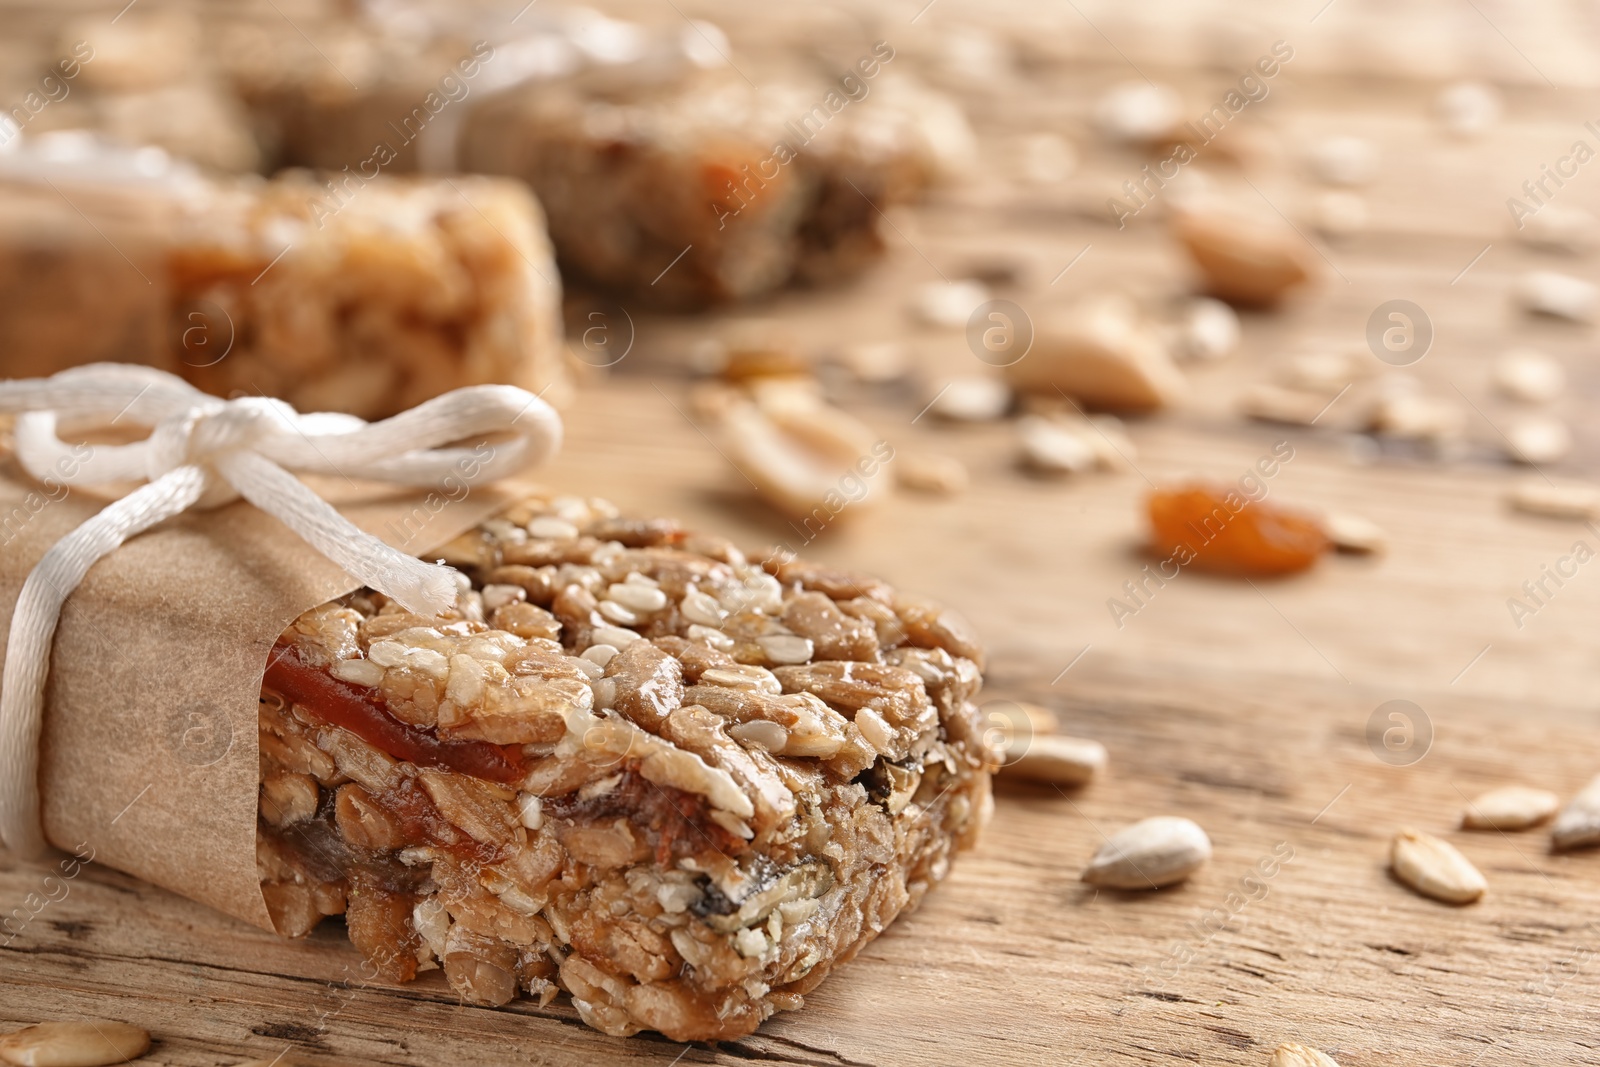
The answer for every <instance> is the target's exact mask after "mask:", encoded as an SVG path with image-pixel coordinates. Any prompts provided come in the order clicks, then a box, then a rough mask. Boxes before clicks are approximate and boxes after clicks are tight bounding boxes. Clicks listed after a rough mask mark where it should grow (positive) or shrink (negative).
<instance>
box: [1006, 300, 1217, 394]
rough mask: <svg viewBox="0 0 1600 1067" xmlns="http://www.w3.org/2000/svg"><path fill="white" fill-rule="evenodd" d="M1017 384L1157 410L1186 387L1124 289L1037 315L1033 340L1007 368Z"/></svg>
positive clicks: (1035, 389) (1042, 391)
mask: <svg viewBox="0 0 1600 1067" xmlns="http://www.w3.org/2000/svg"><path fill="white" fill-rule="evenodd" d="M1005 374H1006V377H1007V379H1008V380H1009V381H1010V382H1011V384H1012V385H1014V386H1016V387H1017V388H1018V389H1025V390H1030V391H1033V392H1038V393H1043V394H1044V395H1046V396H1050V397H1056V396H1058V391H1059V393H1065V394H1066V395H1067V396H1069V397H1073V398H1075V399H1077V400H1080V401H1082V402H1083V403H1084V404H1086V405H1088V406H1089V407H1093V408H1105V409H1109V410H1112V411H1154V410H1156V409H1158V408H1164V407H1169V406H1171V405H1172V404H1173V403H1175V402H1176V401H1177V400H1178V398H1179V397H1181V396H1182V395H1183V394H1184V392H1185V390H1186V387H1187V382H1186V380H1185V379H1184V376H1183V372H1182V371H1180V370H1179V369H1178V367H1177V364H1175V363H1173V362H1172V359H1171V357H1170V356H1168V354H1167V350H1166V347H1165V346H1164V345H1163V343H1162V341H1161V338H1160V336H1159V335H1158V334H1157V333H1156V331H1155V330H1154V329H1152V328H1151V327H1150V326H1149V324H1147V323H1145V322H1143V321H1142V320H1141V319H1140V317H1139V311H1138V308H1137V307H1136V306H1135V305H1134V303H1133V301H1131V300H1129V299H1128V298H1126V297H1122V296H1105V297H1098V298H1092V299H1090V300H1087V301H1083V302H1080V303H1077V304H1074V305H1072V306H1070V307H1067V308H1063V309H1061V310H1059V311H1056V312H1053V313H1051V314H1049V315H1042V316H1040V318H1039V319H1038V321H1037V322H1036V323H1035V334H1034V341H1033V347H1032V349H1030V350H1029V352H1028V354H1027V355H1026V356H1025V357H1024V358H1022V359H1020V360H1018V361H1017V362H1015V363H1013V364H1011V365H1010V366H1008V367H1006V368H1005Z"/></svg>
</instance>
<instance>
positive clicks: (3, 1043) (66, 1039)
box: [0, 1019, 150, 1067]
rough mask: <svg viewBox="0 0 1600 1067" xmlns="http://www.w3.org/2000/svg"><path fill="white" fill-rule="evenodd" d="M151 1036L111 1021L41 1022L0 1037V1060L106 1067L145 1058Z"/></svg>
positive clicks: (23, 1065)
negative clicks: (136, 1058) (106, 1065)
mask: <svg viewBox="0 0 1600 1067" xmlns="http://www.w3.org/2000/svg"><path fill="white" fill-rule="evenodd" d="M149 1048H150V1035H149V1034H148V1033H146V1032H145V1031H143V1030H141V1029H139V1028H138V1027H137V1026H129V1025H128V1024H127V1023H119V1022H112V1021H111V1020H109V1019H77V1020H73V1021H71V1022H54V1023H39V1024H38V1025H36V1026H29V1027H25V1028H23V1029H21V1030H17V1031H15V1032H13V1033H9V1034H6V1035H5V1036H3V1037H0V1060H3V1061H4V1062H6V1063H14V1064H18V1065H20V1067H103V1065H105V1064H111V1063H124V1062H126V1061H128V1060H131V1059H134V1058H135V1057H137V1056H143V1055H144V1054H145V1052H147V1051H148V1050H149Z"/></svg>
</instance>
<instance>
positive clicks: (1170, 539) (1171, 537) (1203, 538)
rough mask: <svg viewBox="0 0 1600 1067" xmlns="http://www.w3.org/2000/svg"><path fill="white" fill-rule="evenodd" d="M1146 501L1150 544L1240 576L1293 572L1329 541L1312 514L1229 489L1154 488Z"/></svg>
mask: <svg viewBox="0 0 1600 1067" xmlns="http://www.w3.org/2000/svg"><path fill="white" fill-rule="evenodd" d="M1147 504H1148V507H1149V513H1150V526H1151V547H1152V548H1153V549H1154V550H1155V551H1156V552H1157V553H1158V554H1160V555H1161V556H1163V557H1171V558H1172V559H1173V560H1174V561H1175V562H1176V563H1177V564H1178V565H1180V566H1189V565H1191V564H1192V565H1194V566H1196V567H1199V568H1201V569H1203V570H1208V571H1214V572H1217V573H1219V574H1233V575H1239V576H1242V577H1251V576H1258V575H1259V576H1263V577H1268V576H1275V575H1281V574H1293V573H1295V572H1297V571H1303V570H1305V569H1306V568H1308V567H1310V566H1311V565H1312V564H1314V563H1316V561H1317V559H1318V558H1319V557H1320V556H1321V555H1322V554H1323V553H1324V552H1326V551H1327V550H1328V547H1329V542H1328V537H1327V535H1326V534H1325V533H1323V531H1322V527H1321V525H1320V524H1319V523H1318V522H1317V520H1316V518H1315V517H1313V516H1311V515H1307V514H1304V513H1302V512H1298V511H1292V510H1290V509H1288V508H1283V507H1279V506H1277V505H1275V504H1269V503H1267V501H1266V500H1265V499H1262V500H1255V501H1252V500H1247V499H1246V498H1245V497H1243V496H1241V495H1240V494H1239V493H1238V492H1236V491H1234V490H1232V489H1218V488H1212V487H1210V486H1205V485H1192V486H1187V487H1184V488H1180V489H1168V490H1156V491H1154V492H1152V493H1151V494H1150V496H1149V499H1148V501H1147Z"/></svg>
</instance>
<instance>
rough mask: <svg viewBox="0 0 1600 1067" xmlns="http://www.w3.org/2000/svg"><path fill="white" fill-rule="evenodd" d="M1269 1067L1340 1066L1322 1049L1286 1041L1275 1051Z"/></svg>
mask: <svg viewBox="0 0 1600 1067" xmlns="http://www.w3.org/2000/svg"><path fill="white" fill-rule="evenodd" d="M1267 1067H1339V1061H1338V1060H1336V1059H1334V1058H1333V1057H1332V1056H1330V1055H1328V1054H1327V1053H1326V1052H1323V1051H1322V1050H1321V1049H1315V1048H1312V1047H1311V1046H1310V1045H1297V1044H1295V1043H1294V1042H1293V1041H1285V1042H1284V1043H1283V1044H1281V1045H1279V1046H1278V1047H1277V1048H1276V1049H1275V1050H1274V1051H1273V1053H1272V1059H1270V1060H1268V1061H1267Z"/></svg>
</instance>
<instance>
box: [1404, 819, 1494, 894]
mask: <svg viewBox="0 0 1600 1067" xmlns="http://www.w3.org/2000/svg"><path fill="white" fill-rule="evenodd" d="M1389 865H1390V867H1391V868H1393V870H1394V874H1395V877H1396V878H1398V879H1400V881H1402V882H1404V883H1405V884H1406V885H1408V886H1410V887H1411V888H1412V889H1415V890H1416V891H1417V892H1418V893H1421V894H1422V895H1423V896H1425V897H1432V898H1433V899H1434V900H1442V901H1444V902H1445V903H1447V904H1470V903H1472V902H1473V901H1474V900H1477V899H1478V898H1479V897H1481V896H1483V894H1484V891H1485V890H1487V889H1488V888H1489V883H1488V882H1486V881H1484V878H1483V875H1482V874H1481V873H1480V872H1479V871H1478V868H1476V867H1474V866H1473V865H1472V862H1471V861H1470V860H1468V859H1467V857H1465V856H1463V855H1462V854H1461V853H1460V852H1458V851H1456V847H1455V846H1454V845H1452V844H1450V843H1449V842H1448V841H1441V840H1440V839H1439V838H1437V837H1434V836H1433V835H1432V834H1425V833H1422V832H1421V831H1418V830H1410V829H1406V830H1401V831H1400V832H1399V833H1398V834H1395V835H1394V842H1393V844H1392V845H1391V846H1390V848H1389Z"/></svg>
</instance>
